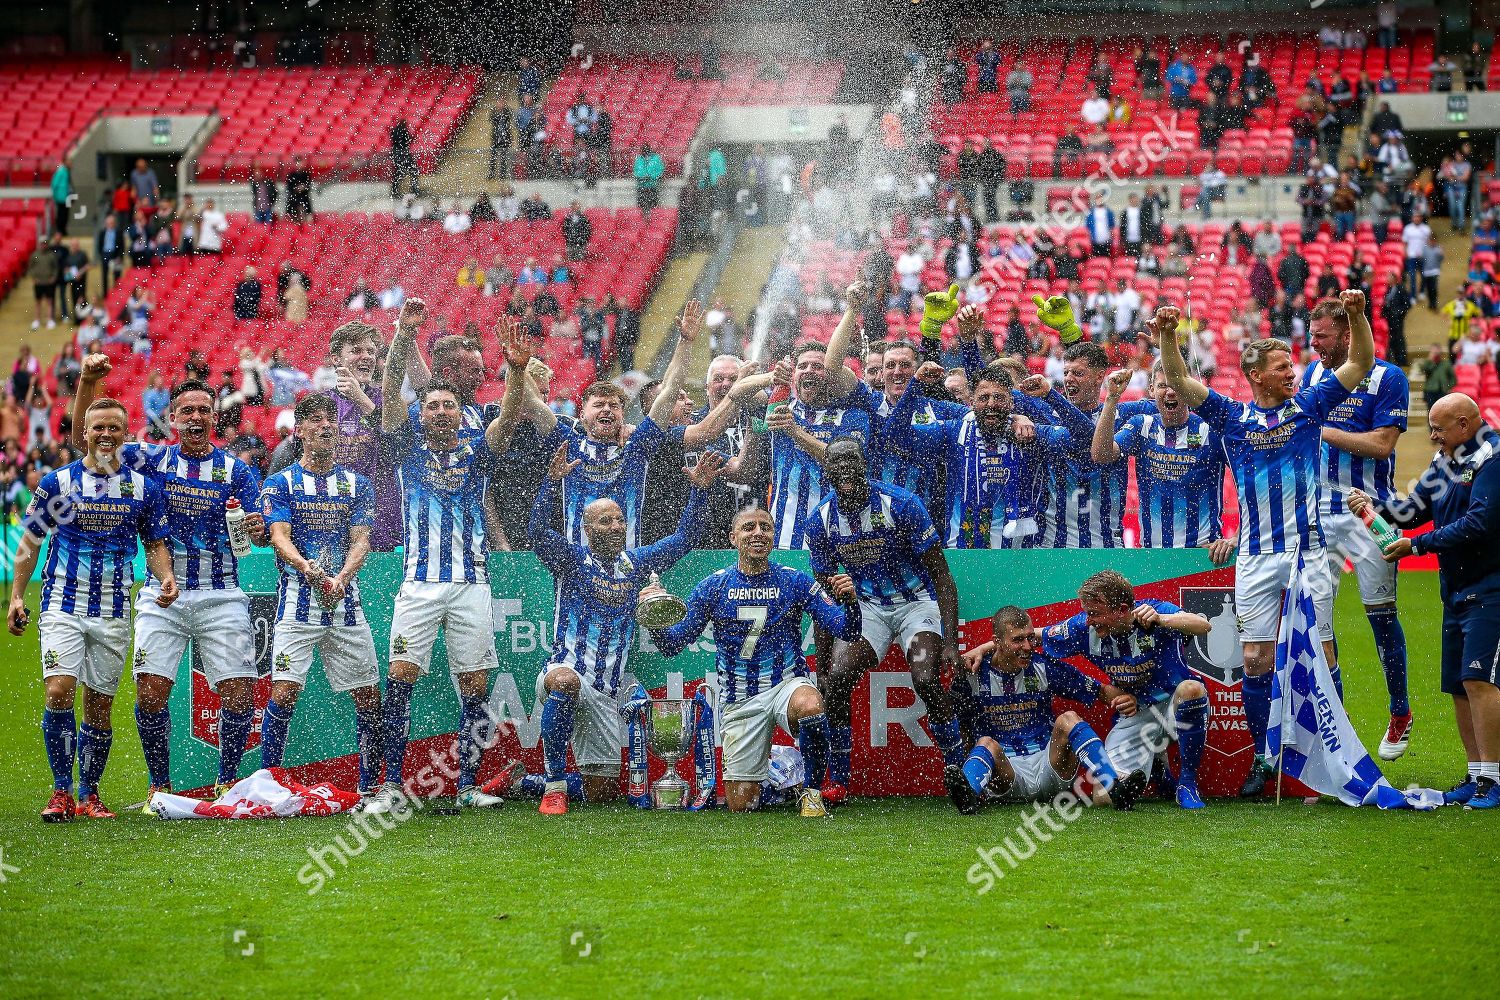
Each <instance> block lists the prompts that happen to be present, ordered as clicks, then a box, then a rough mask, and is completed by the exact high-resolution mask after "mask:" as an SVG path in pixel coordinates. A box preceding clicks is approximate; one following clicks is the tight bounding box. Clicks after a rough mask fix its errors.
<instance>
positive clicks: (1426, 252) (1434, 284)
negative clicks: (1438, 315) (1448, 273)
mask: <svg viewBox="0 0 1500 1000" xmlns="http://www.w3.org/2000/svg"><path fill="white" fill-rule="evenodd" d="M1442 276H1443V245H1442V244H1441V243H1439V242H1438V241H1437V240H1428V241H1427V245H1426V246H1425V247H1423V248H1422V294H1423V295H1426V296H1427V308H1429V309H1436V308H1437V304H1438V280H1439V279H1440V278H1442Z"/></svg>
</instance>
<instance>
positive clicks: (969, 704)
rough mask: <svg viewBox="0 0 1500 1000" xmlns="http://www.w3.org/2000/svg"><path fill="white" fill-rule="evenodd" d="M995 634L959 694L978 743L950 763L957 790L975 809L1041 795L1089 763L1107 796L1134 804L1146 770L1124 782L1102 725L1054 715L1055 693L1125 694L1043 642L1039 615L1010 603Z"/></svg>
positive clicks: (961, 679)
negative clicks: (1034, 621)
mask: <svg viewBox="0 0 1500 1000" xmlns="http://www.w3.org/2000/svg"><path fill="white" fill-rule="evenodd" d="M990 624H991V628H992V632H993V635H994V636H995V638H994V639H993V640H992V641H990V642H988V643H985V644H984V646H983V647H982V648H976V649H974V650H970V651H969V652H968V653H966V654H964V664H965V669H964V670H963V671H960V672H959V673H957V674H955V675H954V678H953V704H954V707H955V709H956V710H957V712H958V716H959V718H960V720H962V722H963V727H964V730H965V732H966V733H967V735H968V742H969V744H970V745H971V746H972V747H973V749H972V750H970V751H969V756H968V758H967V759H966V760H965V761H964V763H963V766H962V767H953V766H949V767H945V768H944V769H943V785H944V787H945V788H947V790H948V798H949V799H950V800H952V802H953V805H954V806H955V807H956V808H957V809H958V811H959V812H960V813H962V814H964V815H965V816H968V815H972V814H973V813H976V812H978V811H979V807H980V806H981V805H982V804H983V803H984V802H985V801H986V800H988V799H998V800H1000V801H1006V802H1040V801H1043V800H1045V799H1050V798H1052V797H1053V796H1054V795H1056V794H1057V793H1058V792H1061V791H1062V790H1063V789H1064V788H1066V787H1067V786H1068V785H1070V784H1071V783H1072V782H1073V778H1074V776H1075V775H1076V774H1077V773H1078V767H1079V764H1080V763H1082V764H1083V765H1084V767H1085V768H1086V770H1087V771H1088V775H1089V781H1090V783H1091V784H1092V785H1093V799H1094V801H1095V802H1096V803H1098V804H1100V805H1113V806H1114V807H1115V808H1116V809H1129V808H1131V806H1132V805H1133V804H1134V801H1135V798H1134V797H1135V796H1136V795H1138V794H1139V792H1140V784H1141V779H1140V778H1139V777H1137V778H1135V779H1134V780H1133V781H1131V782H1128V783H1124V784H1121V783H1120V782H1119V778H1118V775H1117V774H1116V773H1115V769H1114V767H1113V766H1112V765H1111V764H1110V762H1109V757H1108V756H1107V755H1106V754H1105V753H1104V745H1103V743H1101V742H1100V740H1099V734H1098V733H1096V732H1094V727H1093V726H1090V725H1089V724H1088V723H1087V722H1085V721H1084V720H1083V718H1082V717H1081V716H1079V715H1078V713H1077V712H1072V711H1068V712H1063V713H1062V714H1060V715H1057V716H1056V717H1054V715H1053V711H1052V698H1053V696H1054V695H1055V696H1057V697H1061V698H1069V699H1071V700H1073V701H1078V702H1083V703H1084V704H1086V705H1092V704H1093V703H1094V702H1096V701H1098V700H1099V698H1101V697H1103V698H1104V699H1106V700H1107V701H1113V700H1115V699H1117V698H1119V697H1120V696H1121V695H1123V694H1124V692H1123V691H1121V690H1120V689H1119V688H1117V687H1115V686H1113V685H1112V684H1101V683H1100V682H1099V681H1097V680H1095V679H1094V678H1092V677H1089V676H1088V675H1086V674H1084V673H1083V672H1082V671H1080V670H1079V669H1078V668H1077V667H1075V666H1073V665H1072V664H1070V663H1064V662H1063V661H1061V660H1058V659H1055V658H1054V657H1051V656H1047V655H1045V654H1042V653H1038V652H1037V651H1036V645H1035V643H1036V637H1035V635H1034V633H1033V630H1032V627H1031V616H1030V615H1028V614H1027V613H1026V612H1025V611H1023V610H1022V609H1021V608H1018V607H1016V606H1015V605H1013V604H1008V605H1006V606H1005V607H1003V608H1001V609H1000V610H999V611H996V612H995V614H994V615H993V616H992V617H991V619H990Z"/></svg>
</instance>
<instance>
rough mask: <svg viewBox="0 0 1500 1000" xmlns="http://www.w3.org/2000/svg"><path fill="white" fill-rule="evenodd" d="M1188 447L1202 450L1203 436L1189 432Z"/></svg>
mask: <svg viewBox="0 0 1500 1000" xmlns="http://www.w3.org/2000/svg"><path fill="white" fill-rule="evenodd" d="M1187 446H1188V447H1189V448H1202V447H1203V435H1202V434H1198V433H1195V432H1191V431H1190V432H1188V436H1187Z"/></svg>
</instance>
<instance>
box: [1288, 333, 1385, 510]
mask: <svg viewBox="0 0 1500 1000" xmlns="http://www.w3.org/2000/svg"><path fill="white" fill-rule="evenodd" d="M1332 374H1333V373H1332V372H1331V371H1329V370H1328V369H1326V368H1324V367H1323V362H1321V361H1314V362H1313V363H1312V364H1310V365H1308V366H1307V368H1305V369H1304V370H1303V372H1302V388H1304V389H1306V388H1307V387H1308V386H1310V385H1314V384H1316V383H1318V382H1320V381H1322V380H1323V378H1324V376H1326V375H1332ZM1410 401H1411V384H1410V383H1409V382H1408V381H1407V379H1406V375H1405V373H1404V372H1402V371H1401V369H1400V368H1398V367H1396V366H1395V365H1393V364H1391V363H1390V362H1389V361H1386V360H1384V359H1383V358H1377V359H1376V360H1375V365H1374V367H1373V368H1371V369H1370V373H1369V374H1368V375H1366V376H1365V377H1364V379H1363V380H1362V381H1361V382H1360V383H1359V385H1357V386H1355V387H1354V391H1353V392H1351V393H1350V394H1349V398H1348V399H1346V400H1344V401H1343V402H1342V403H1340V404H1339V405H1338V406H1336V407H1334V408H1333V412H1331V413H1329V414H1328V421H1327V423H1328V426H1329V427H1333V428H1336V429H1338V430H1341V431H1350V432H1352V433H1355V434H1362V433H1365V432H1367V431H1373V430H1379V429H1380V428H1382V427H1397V428H1400V429H1401V430H1402V431H1403V432H1404V431H1405V430H1406V408H1407V405H1408V404H1409V403H1410ZM1351 489H1353V490H1360V491H1362V492H1364V493H1365V494H1366V495H1368V496H1372V497H1374V498H1375V499H1377V500H1389V499H1390V498H1391V497H1393V496H1395V494H1396V452H1395V449H1392V450H1391V454H1389V455H1387V456H1386V457H1385V458H1366V457H1364V456H1363V455H1355V454H1352V453H1350V452H1347V451H1343V450H1341V449H1339V448H1335V447H1334V446H1333V445H1331V444H1329V443H1328V442H1326V441H1325V442H1323V506H1322V508H1321V510H1322V511H1324V512H1326V511H1329V510H1338V509H1342V507H1343V504H1344V490H1351Z"/></svg>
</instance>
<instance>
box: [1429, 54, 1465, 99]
mask: <svg viewBox="0 0 1500 1000" xmlns="http://www.w3.org/2000/svg"><path fill="white" fill-rule="evenodd" d="M1427 69H1428V71H1429V72H1430V73H1432V81H1431V83H1430V84H1429V86H1430V88H1431V90H1432V92H1433V93H1434V94H1446V93H1449V92H1450V91H1452V90H1453V74H1454V73H1457V72H1458V64H1457V63H1456V62H1454V61H1453V60H1452V59H1449V58H1448V57H1447V56H1446V55H1439V56H1438V57H1437V58H1436V59H1434V60H1433V61H1432V65H1431V66H1428V67H1427Z"/></svg>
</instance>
